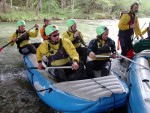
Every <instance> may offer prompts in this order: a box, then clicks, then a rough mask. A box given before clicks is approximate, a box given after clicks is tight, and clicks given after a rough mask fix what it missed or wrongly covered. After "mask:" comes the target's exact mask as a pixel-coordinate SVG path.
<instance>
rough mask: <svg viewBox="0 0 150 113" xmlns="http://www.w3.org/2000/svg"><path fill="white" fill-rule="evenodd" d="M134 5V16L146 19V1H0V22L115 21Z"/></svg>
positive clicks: (147, 12)
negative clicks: (135, 12)
mask: <svg viewBox="0 0 150 113" xmlns="http://www.w3.org/2000/svg"><path fill="white" fill-rule="evenodd" d="M134 2H138V3H139V4H140V6H139V13H138V16H139V17H143V18H145V17H146V18H149V17H150V13H149V7H150V0H138V1H133V0H0V21H4V22H5V21H17V20H20V19H23V20H25V21H33V20H42V19H43V18H50V19H54V20H63V19H68V18H75V19H118V18H119V14H120V12H121V11H128V10H129V9H130V6H131V4H133V3H134Z"/></svg>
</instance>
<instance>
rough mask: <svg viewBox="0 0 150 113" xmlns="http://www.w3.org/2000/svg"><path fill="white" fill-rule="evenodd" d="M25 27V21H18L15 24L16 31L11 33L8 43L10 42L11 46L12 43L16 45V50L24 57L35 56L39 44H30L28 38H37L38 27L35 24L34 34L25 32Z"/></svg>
mask: <svg viewBox="0 0 150 113" xmlns="http://www.w3.org/2000/svg"><path fill="white" fill-rule="evenodd" d="M25 25H26V23H25V21H23V20H19V21H18V22H17V26H18V29H17V30H16V32H15V33H13V34H12V35H11V36H10V38H9V41H10V42H12V43H11V45H14V43H16V44H17V48H18V49H19V52H20V54H24V55H25V54H28V53H33V54H36V48H37V47H38V46H39V44H40V43H31V41H30V38H29V37H32V38H35V37H37V35H38V28H39V26H38V24H35V28H36V29H35V32H31V31H28V32H26V30H25ZM25 32H26V33H25ZM23 33H24V34H23ZM22 34H23V35H22ZM19 36H20V37H19ZM17 37H19V38H17Z"/></svg>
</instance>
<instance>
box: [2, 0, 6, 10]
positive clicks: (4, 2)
mask: <svg viewBox="0 0 150 113" xmlns="http://www.w3.org/2000/svg"><path fill="white" fill-rule="evenodd" d="M2 3H3V12H4V13H6V0H2Z"/></svg>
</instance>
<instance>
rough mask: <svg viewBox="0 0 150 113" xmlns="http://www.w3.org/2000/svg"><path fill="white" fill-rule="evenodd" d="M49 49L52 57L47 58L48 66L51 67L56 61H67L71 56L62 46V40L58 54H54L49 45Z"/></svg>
mask: <svg viewBox="0 0 150 113" xmlns="http://www.w3.org/2000/svg"><path fill="white" fill-rule="evenodd" d="M48 49H49V52H50V56H47V58H48V64H49V65H50V66H51V63H52V62H53V61H54V60H60V59H66V58H68V57H69V55H68V54H67V52H66V50H65V48H64V47H63V45H62V40H61V39H60V45H59V49H58V50H57V52H56V53H55V54H53V53H54V51H53V50H52V49H51V46H50V45H49V44H48ZM52 54H53V55H52Z"/></svg>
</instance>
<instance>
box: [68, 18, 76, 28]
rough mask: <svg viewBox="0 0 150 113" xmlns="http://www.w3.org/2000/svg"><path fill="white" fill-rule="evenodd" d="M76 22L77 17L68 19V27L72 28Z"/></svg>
mask: <svg viewBox="0 0 150 113" xmlns="http://www.w3.org/2000/svg"><path fill="white" fill-rule="evenodd" d="M75 23H76V21H75V19H69V20H68V21H67V26H68V28H70V27H71V26H72V25H73V24H75Z"/></svg>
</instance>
